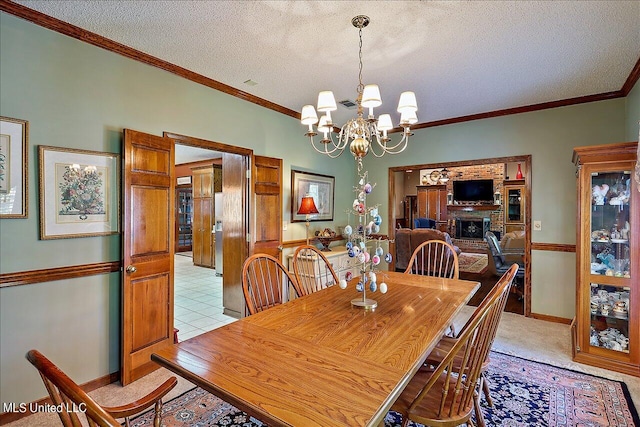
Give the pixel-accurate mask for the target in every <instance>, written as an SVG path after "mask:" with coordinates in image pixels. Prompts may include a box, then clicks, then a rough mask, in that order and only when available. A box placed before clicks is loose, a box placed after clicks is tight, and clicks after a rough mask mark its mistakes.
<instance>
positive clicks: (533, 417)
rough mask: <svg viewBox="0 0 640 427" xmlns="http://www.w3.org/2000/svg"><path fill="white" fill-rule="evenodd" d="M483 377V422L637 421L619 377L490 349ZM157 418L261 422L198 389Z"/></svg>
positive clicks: (234, 424)
mask: <svg viewBox="0 0 640 427" xmlns="http://www.w3.org/2000/svg"><path fill="white" fill-rule="evenodd" d="M487 378H488V380H489V382H490V383H489V384H490V387H491V396H492V398H493V407H489V406H487V403H486V402H485V401H484V398H483V400H482V402H481V405H482V409H483V413H484V417H485V421H486V424H487V426H514V427H515V426H521V427H530V426H541V427H542V426H545V427H546V426H549V427H556V426H563V427H571V426H580V427H583V426H584V427H596V426H603V427H604V426H611V427H622V426H625V427H632V426H640V419H639V418H638V412H637V411H636V408H635V406H634V405H633V402H632V401H631V397H630V396H629V392H628V390H627V386H626V384H625V383H623V382H619V381H613V380H608V379H605V378H601V377H596V376H593V375H588V374H583V373H580V372H576V371H571V370H567V369H561V368H556V367H554V366H550V365H546V364H543V363H538V362H532V361H529V360H525V359H520V358H518V357H514V356H508V355H505V354H502V353H497V352H492V353H491V364H490V366H489V369H488V372H487ZM162 421H163V423H162V425H163V426H166V427H176V426H180V427H184V426H202V427H204V426H214V427H262V426H264V424H262V423H261V422H259V421H258V420H256V419H254V418H251V417H249V416H248V415H247V414H245V413H244V412H242V411H240V410H238V409H236V408H235V407H233V406H231V405H230V404H228V403H226V402H224V401H222V400H220V399H218V398H217V397H215V396H213V395H211V394H209V393H207V392H206V391H204V390H202V389H200V388H195V389H193V390H191V391H188V392H186V393H185V394H183V395H182V396H179V397H177V398H175V399H173V400H171V401H169V402H167V403H165V405H164V408H163V420H162ZM401 424H402V419H401V417H400V415H399V414H397V413H395V412H390V413H389V414H388V415H387V418H386V419H385V427H399V426H400V425H401ZM152 425H153V413H147V414H143V415H140V416H139V417H137V418H135V419H133V420H132V422H131V426H136V427H147V426H152ZM409 425H410V426H412V427H419V426H421V424H415V423H409ZM349 427H350V426H349Z"/></svg>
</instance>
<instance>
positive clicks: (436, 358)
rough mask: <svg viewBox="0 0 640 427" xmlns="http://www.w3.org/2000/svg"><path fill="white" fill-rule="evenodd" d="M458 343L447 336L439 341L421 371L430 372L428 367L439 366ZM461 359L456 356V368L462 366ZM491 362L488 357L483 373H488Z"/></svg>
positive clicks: (459, 356) (483, 366) (483, 365)
mask: <svg viewBox="0 0 640 427" xmlns="http://www.w3.org/2000/svg"><path fill="white" fill-rule="evenodd" d="M456 342H457V339H456V338H453V337H449V336H447V335H445V336H443V337H442V338H441V339H440V341H438V344H436V346H435V348H434V349H433V351H431V353H429V356H427V360H425V361H424V366H423V368H422V369H421V370H428V366H438V365H439V364H440V362H442V360H444V358H445V357H447V354H449V352H450V351H451V349H452V348H453V346H454V345H455V343H456ZM461 359H462V355H457V356H456V358H455V359H454V362H453V364H454V366H455V367H458V366H460V362H461ZM489 362H490V359H489V356H488V355H487V358H486V359H485V361H484V363H482V371H483V372H484V371H486V369H487V367H488V366H489Z"/></svg>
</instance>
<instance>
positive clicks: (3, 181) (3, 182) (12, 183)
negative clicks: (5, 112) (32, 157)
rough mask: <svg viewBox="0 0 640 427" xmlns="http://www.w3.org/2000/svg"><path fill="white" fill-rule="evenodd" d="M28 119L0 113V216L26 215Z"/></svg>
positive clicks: (17, 216)
mask: <svg viewBox="0 0 640 427" xmlns="http://www.w3.org/2000/svg"><path fill="white" fill-rule="evenodd" d="M28 146H29V122H28V121H26V120H19V119H12V118H10V117H0V218H27V210H28V206H29V203H28V196H29V192H28V191H27V171H28V162H27V155H28Z"/></svg>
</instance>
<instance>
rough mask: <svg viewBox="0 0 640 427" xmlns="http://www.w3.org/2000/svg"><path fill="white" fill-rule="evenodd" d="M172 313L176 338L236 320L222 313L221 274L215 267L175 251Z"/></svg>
mask: <svg viewBox="0 0 640 427" xmlns="http://www.w3.org/2000/svg"><path fill="white" fill-rule="evenodd" d="M173 316H174V326H175V327H176V328H178V329H179V330H180V331H179V332H178V340H179V341H184V340H186V339H189V338H191V337H194V336H196V335H200V334H202V333H203V332H206V331H210V330H212V329H215V328H217V327H220V326H222V325H226V324H227V323H231V322H233V321H235V320H236V319H235V318H233V317H231V316H227V315H224V314H222V277H218V276H216V272H215V270H214V269H211V268H204V267H197V266H194V265H193V259H192V258H191V257H189V256H184V255H177V254H176V255H175V272H174V309H173Z"/></svg>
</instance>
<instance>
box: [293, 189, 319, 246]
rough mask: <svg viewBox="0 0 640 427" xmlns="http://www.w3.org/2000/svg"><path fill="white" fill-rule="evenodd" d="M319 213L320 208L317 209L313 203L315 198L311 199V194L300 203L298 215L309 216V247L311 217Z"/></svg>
mask: <svg viewBox="0 0 640 427" xmlns="http://www.w3.org/2000/svg"><path fill="white" fill-rule="evenodd" d="M317 213H318V208H316V204H315V203H314V202H313V197H311V196H310V195H309V194H307V195H305V196H304V197H303V198H302V200H301V201H300V207H299V208H298V215H306V216H307V245H308V244H309V225H310V224H309V215H311V214H317Z"/></svg>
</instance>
